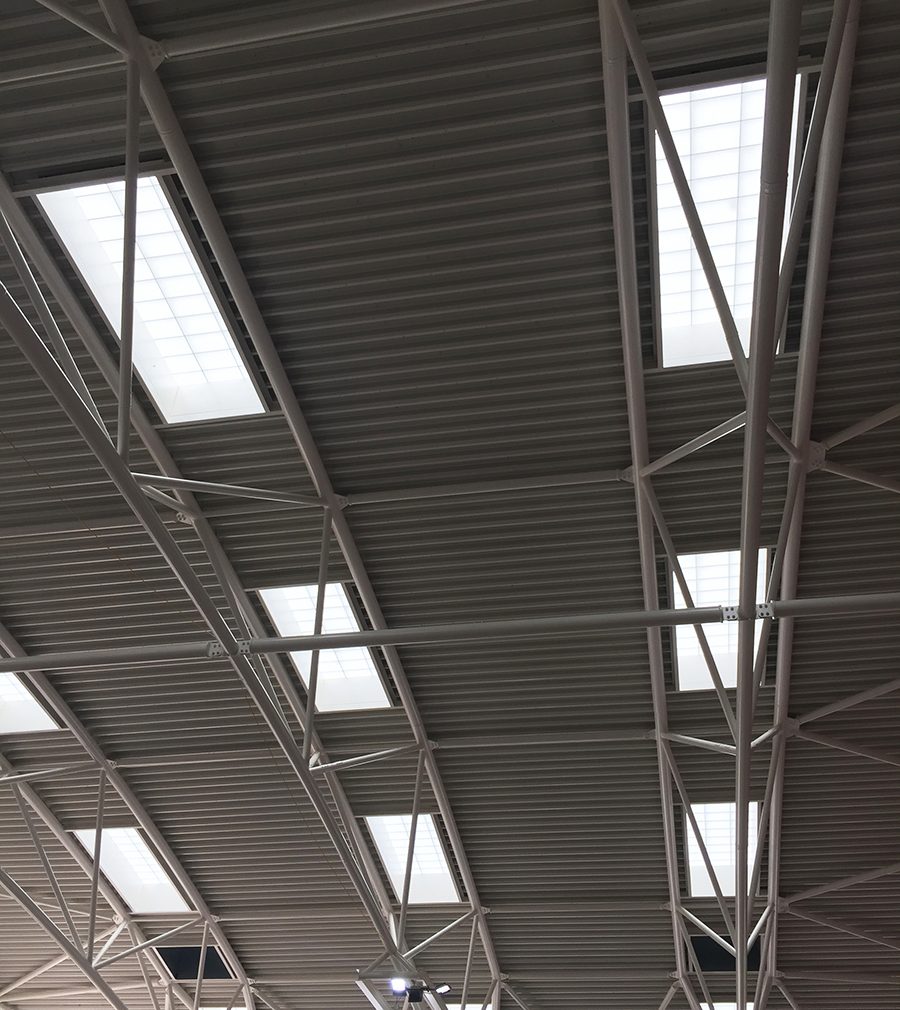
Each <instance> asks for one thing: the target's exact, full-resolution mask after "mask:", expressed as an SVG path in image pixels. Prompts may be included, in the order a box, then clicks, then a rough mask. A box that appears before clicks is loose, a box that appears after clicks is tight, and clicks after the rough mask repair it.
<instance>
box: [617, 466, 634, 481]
mask: <svg viewBox="0 0 900 1010" xmlns="http://www.w3.org/2000/svg"><path fill="white" fill-rule="evenodd" d="M619 480H623V481H625V483H626V484H633V483H634V467H633V466H626V467H625V469H624V470H620V471H619Z"/></svg>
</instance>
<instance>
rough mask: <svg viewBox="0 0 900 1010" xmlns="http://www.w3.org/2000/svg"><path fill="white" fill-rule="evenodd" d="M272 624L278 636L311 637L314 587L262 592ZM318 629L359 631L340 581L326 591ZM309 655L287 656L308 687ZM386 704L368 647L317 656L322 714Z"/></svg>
mask: <svg viewBox="0 0 900 1010" xmlns="http://www.w3.org/2000/svg"><path fill="white" fill-rule="evenodd" d="M260 596H261V597H262V600H263V603H264V604H265V606H266V609H267V610H268V612H269V616H270V617H271V618H272V623H273V624H274V625H275V628H276V629H277V630H278V633H279V634H281V635H311V634H312V633H313V628H314V627H315V616H316V586H285V587H281V588H277V589H263V590H261V591H260ZM322 631H323V632H324V633H325V634H341V633H343V632H351V631H359V624H358V622H357V620H356V615H355V613H354V612H353V608H352V606H351V605H350V600H349V599H348V597H347V592H346V590H345V589H344V587H343V585H342V584H341V583H339V582H329V583H328V585H327V586H326V588H325V609H324V612H323V614H322ZM310 656H311V654H310V653H309V652H293V653H291V658H292V659H293V661H294V664H295V665H296V667H297V670H298V672H299V673H300V676H301V677H302V678H303V682H304V683H305V684H306V685H307V686H308V685H309V664H310ZM389 705H390V701H389V699H388V696H387V693H386V692H385V689H384V685H383V684H382V682H381V678H380V677H379V675H378V671H377V669H376V668H375V663H374V661H373V659H372V654H371V652H370V651H369V650H368V649H366V648H355V649H328V650H324V651H322V652H321V653H320V654H319V676H318V683H317V685H316V708H317V709H319V710H320V711H323V712H331V711H342V710H344V711H345V710H348V709H362V708H387V707H388V706H389Z"/></svg>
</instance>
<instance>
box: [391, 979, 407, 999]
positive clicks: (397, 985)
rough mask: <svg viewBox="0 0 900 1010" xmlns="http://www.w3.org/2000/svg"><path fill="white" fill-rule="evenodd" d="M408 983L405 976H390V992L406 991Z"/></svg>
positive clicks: (398, 993)
mask: <svg viewBox="0 0 900 1010" xmlns="http://www.w3.org/2000/svg"><path fill="white" fill-rule="evenodd" d="M407 985H408V983H407V981H406V979H405V978H392V979H391V992H395V993H397V995H398V996H399V995H400V993H403V992H406V987H407Z"/></svg>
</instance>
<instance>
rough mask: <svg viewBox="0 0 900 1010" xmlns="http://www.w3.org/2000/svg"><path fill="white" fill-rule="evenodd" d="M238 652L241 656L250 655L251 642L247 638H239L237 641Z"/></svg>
mask: <svg viewBox="0 0 900 1010" xmlns="http://www.w3.org/2000/svg"><path fill="white" fill-rule="evenodd" d="M237 654H238V655H239V656H249V655H250V643H249V642H248V641H247V640H246V639H245V638H239V639H238V643H237Z"/></svg>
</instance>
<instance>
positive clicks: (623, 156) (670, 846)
mask: <svg viewBox="0 0 900 1010" xmlns="http://www.w3.org/2000/svg"><path fill="white" fill-rule="evenodd" d="M616 8H617V4H616V0H600V42H601V47H602V52H603V104H604V108H605V111H606V136H607V150H608V157H609V176H610V197H611V203H612V214H613V234H614V239H615V249H616V275H617V279H618V288H619V317H620V320H621V327H622V348H623V355H624V362H625V390H626V395H627V399H628V428H629V436H630V441H631V464H632V468H633V473H635V474H639V473H640V472H641V470H643V468H644V467H645V466H647V464H648V463H649V461H650V460H649V452H648V448H647V412H646V405H645V400H644V372H643V360H642V355H641V334H640V314H639V301H638V286H637V256H636V251H635V238H634V207H633V194H632V190H631V154H630V145H629V130H628V75H627V68H626V65H625V41H624V38H623V35H622V26H621V25H620V23H619V20H618V18H617V16H616ZM634 492H635V509H636V512H637V530H638V544H639V550H640V564H641V581H642V584H643V591H644V607H645V608H646V609H647V610H655V609H657V607H658V605H659V600H658V593H657V586H656V554H655V545H654V540H653V517H652V515H651V512H650V508H649V507H648V504H647V496H646V494H645V493H644V490H643V485H642V482H641V481H639V480H636V481H635V488H634ZM647 651H648V659H649V666H650V686H651V694H652V698H653V719H654V723H655V725H656V730H657V741H656V760H657V766H658V770H659V787H660V801H661V805H662V819H663V839H664V845H665V856H666V874H667V877H668V886H669V906H670V911H671V916H672V943H673V945H674V948H675V964H676V969H677V974H678V976H679V977H680V978H682V979H683V978H684V977H685V976H686V974H687V964H686V960H685V952H684V944H683V942H682V939H681V927H680V922H679V915H678V906H679V904H680V893H679V882H678V881H679V876H678V857H677V852H676V847H675V810H674V798H673V795H672V777H671V775H670V774H669V769H668V765H667V762H666V756H665V752H664V750H663V747H662V744H663V740H662V739H661V738H660V736H659V734H661V733H664V732H665V731H666V730H667V729H668V715H667V710H666V685H665V675H664V670H663V657H662V638H661V635H660V629H659V628H648V629H647ZM684 989H685V995H686V996H687V998H688V1001H689V1003H690V1005H691V1008H692V1010H700V1005H699V1002H698V1000H697V997H696V995H695V994H694V991H693V988H692V987H691V986H690V985H687V984H686V985H685V986H684Z"/></svg>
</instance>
